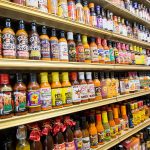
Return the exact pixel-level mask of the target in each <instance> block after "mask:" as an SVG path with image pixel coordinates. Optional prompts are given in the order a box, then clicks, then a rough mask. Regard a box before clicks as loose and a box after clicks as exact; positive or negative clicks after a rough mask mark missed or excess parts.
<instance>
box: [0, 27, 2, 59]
mask: <svg viewBox="0 0 150 150" xmlns="http://www.w3.org/2000/svg"><path fill="white" fill-rule="evenodd" d="M1 57H2V31H1V29H0V58H1Z"/></svg>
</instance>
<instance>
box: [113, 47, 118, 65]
mask: <svg viewBox="0 0 150 150" xmlns="http://www.w3.org/2000/svg"><path fill="white" fill-rule="evenodd" d="M114 55H115V60H116V63H119V51H118V50H117V49H115V50H114Z"/></svg>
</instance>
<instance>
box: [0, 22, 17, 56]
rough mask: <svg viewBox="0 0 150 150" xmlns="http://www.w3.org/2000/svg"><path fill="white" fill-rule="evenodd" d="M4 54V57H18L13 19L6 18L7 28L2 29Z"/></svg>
mask: <svg viewBox="0 0 150 150" xmlns="http://www.w3.org/2000/svg"><path fill="white" fill-rule="evenodd" d="M2 55H3V57H4V58H16V38H15V33H14V31H13V29H12V27H11V19H6V20H5V28H4V29H3V31H2Z"/></svg>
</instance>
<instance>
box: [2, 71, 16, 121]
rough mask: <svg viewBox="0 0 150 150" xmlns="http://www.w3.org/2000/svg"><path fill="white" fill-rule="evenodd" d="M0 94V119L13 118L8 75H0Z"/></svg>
mask: <svg viewBox="0 0 150 150" xmlns="http://www.w3.org/2000/svg"><path fill="white" fill-rule="evenodd" d="M0 86H1V89H0V93H1V95H2V99H1V101H0V118H2V119H3V118H9V117H12V116H13V113H12V112H13V103H12V87H11V85H10V81H9V75H8V74H0Z"/></svg>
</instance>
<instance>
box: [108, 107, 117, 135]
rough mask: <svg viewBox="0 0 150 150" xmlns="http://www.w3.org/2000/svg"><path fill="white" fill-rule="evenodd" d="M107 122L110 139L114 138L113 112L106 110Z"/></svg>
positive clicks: (115, 132)
mask: <svg viewBox="0 0 150 150" xmlns="http://www.w3.org/2000/svg"><path fill="white" fill-rule="evenodd" d="M108 122H109V126H110V136H111V138H116V134H117V131H116V124H115V121H114V118H113V111H112V110H111V109H108Z"/></svg>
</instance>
